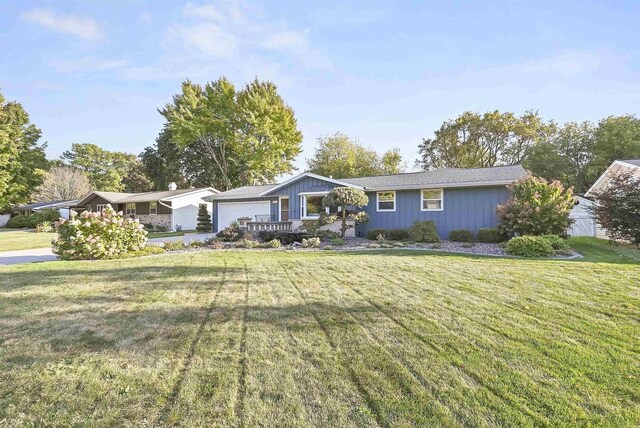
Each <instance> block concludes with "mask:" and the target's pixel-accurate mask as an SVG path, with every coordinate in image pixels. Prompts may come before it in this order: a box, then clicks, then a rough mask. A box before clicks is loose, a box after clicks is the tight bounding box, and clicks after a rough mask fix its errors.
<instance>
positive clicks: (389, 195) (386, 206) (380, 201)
mask: <svg viewBox="0 0 640 428" xmlns="http://www.w3.org/2000/svg"><path fill="white" fill-rule="evenodd" d="M376 203H377V210H378V211H395V210H396V192H395V191H392V190H390V191H386V192H378V193H376Z"/></svg>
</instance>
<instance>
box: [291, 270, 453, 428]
mask: <svg viewBox="0 0 640 428" xmlns="http://www.w3.org/2000/svg"><path fill="white" fill-rule="evenodd" d="M296 263H297V264H298V265H299V266H300V267H301V268H302V269H304V270H305V271H306V272H307V273H308V275H309V276H310V277H311V278H313V280H314V282H315V283H316V284H317V286H321V285H323V284H326V285H329V286H330V287H331V289H332V290H333V295H334V296H335V297H336V298H338V301H339V295H338V294H337V293H336V291H337V288H336V287H335V286H333V285H332V284H331V282H328V281H327V282H326V283H323V282H321V281H320V280H319V279H318V277H317V276H316V275H314V274H313V272H312V271H311V270H309V269H308V268H307V267H305V266H304V265H303V264H302V263H301V262H300V260H296ZM331 276H333V277H334V279H335V280H336V281H337V282H338V283H340V282H341V278H339V277H337V276H335V275H333V274H331ZM350 291H351V292H352V293H354V294H356V295H357V296H358V297H360V298H361V297H362V296H361V294H360V293H357V292H355V290H353V289H350ZM364 300H366V301H367V302H368V303H369V304H370V305H371V306H372V307H373V308H375V309H376V310H377V311H378V312H379V313H381V314H382V315H383V316H384V317H386V318H387V319H388V320H389V321H391V323H392V324H393V325H395V326H397V327H400V328H401V329H403V330H405V332H407V333H409V335H410V336H411V337H413V338H415V339H418V340H420V341H421V342H423V343H424V344H425V345H427V346H430V347H431V350H432V351H439V350H440V349H438V348H436V347H433V345H432V344H431V343H429V342H426V339H425V338H424V337H423V336H422V335H416V334H415V332H414V331H413V330H411V329H410V328H409V327H407V326H406V325H405V324H404V323H403V322H402V321H400V320H398V319H397V318H396V317H394V316H392V315H391V314H389V313H388V311H386V310H384V309H382V308H381V307H380V306H379V305H377V304H375V303H373V302H372V301H370V300H369V299H364ZM342 312H344V313H345V314H346V315H347V316H348V317H349V318H351V319H352V320H353V321H354V322H355V323H356V324H357V325H358V326H359V327H360V329H361V330H362V331H363V332H364V333H365V334H366V335H367V337H368V338H370V339H371V340H372V341H373V342H375V343H376V344H377V345H378V346H379V347H380V348H382V350H383V351H384V352H385V353H386V354H387V355H388V356H390V357H391V358H392V359H394V360H396V362H397V364H399V365H400V366H402V368H403V369H404V370H406V372H407V373H409V375H410V376H411V377H412V378H413V379H414V380H415V381H416V382H417V383H418V384H419V385H420V386H421V387H423V388H426V389H427V390H428V391H429V392H430V393H431V394H433V395H432V396H427V397H426V398H427V401H426V402H423V401H424V400H422V397H419V396H421V395H423V394H424V391H415V390H414V388H413V387H412V386H410V385H409V384H407V383H405V382H401V384H400V387H401V389H402V390H403V394H404V395H405V396H406V397H407V398H409V397H412V398H411V400H416V399H418V398H420V399H421V400H420V401H421V403H420V405H421V406H422V405H423V406H424V407H423V408H422V409H421V410H423V411H426V410H428V411H430V412H433V414H427V415H425V416H427V417H428V418H430V419H431V418H432V417H436V418H437V420H436V421H430V423H436V422H437V423H438V424H439V425H440V426H444V425H447V426H448V425H451V424H455V423H457V424H463V423H464V421H463V420H462V419H460V418H461V416H462V415H460V414H455V413H453V411H452V409H450V408H449V407H448V406H447V405H446V404H445V403H444V402H443V401H441V399H440V397H439V396H438V392H437V390H436V389H435V387H434V386H433V385H432V384H431V383H430V382H429V381H428V380H427V379H426V378H425V377H424V376H422V374H420V373H419V372H418V370H417V369H416V368H415V367H414V365H413V364H412V363H411V362H409V361H408V360H407V359H406V358H404V357H403V356H402V355H401V354H399V353H398V352H397V351H396V349H395V347H393V346H391V345H390V344H389V343H388V342H385V341H383V340H382V339H381V338H379V337H378V336H377V335H376V333H375V332H374V331H373V330H372V329H371V328H370V327H367V326H365V325H364V324H363V323H362V322H361V321H360V320H359V319H358V318H357V317H356V316H355V315H353V314H352V313H350V312H349V311H347V310H346V309H342ZM430 356H431V357H433V353H431V355H430ZM430 400H433V401H434V402H435V404H434V403H433V402H431V401H430ZM442 418H444V419H445V420H442Z"/></svg>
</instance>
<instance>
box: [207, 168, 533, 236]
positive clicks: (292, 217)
mask: <svg viewBox="0 0 640 428" xmlns="http://www.w3.org/2000/svg"><path fill="white" fill-rule="evenodd" d="M526 175H527V171H526V170H525V169H524V168H523V167H522V166H520V165H512V166H498V167H488V168H445V169H439V170H434V171H422V172H412V173H405V174H394V175H380V176H372V177H358V178H344V179H339V180H336V179H333V178H330V177H323V176H319V175H316V174H311V173H308V172H305V173H302V174H300V175H297V176H295V177H293V178H290V179H289V180H286V181H283V182H282V183H279V184H268V185H260V186H245V187H239V188H237V189H232V190H228V191H226V192H222V193H218V194H215V195H212V196H209V197H207V198H206V200H208V201H210V202H213V231H214V232H219V231H220V230H222V229H224V228H225V227H227V226H229V225H230V224H231V223H233V222H239V223H240V224H242V225H244V226H246V227H247V228H248V229H249V230H250V231H259V230H295V229H297V228H298V227H299V226H301V224H302V221H303V220H314V219H317V218H318V217H319V216H320V213H321V212H322V211H324V208H322V198H323V197H324V196H325V195H326V194H327V193H328V192H329V191H330V190H331V189H333V188H335V187H354V188H357V189H361V190H363V191H364V192H365V193H366V194H367V196H368V197H369V204H368V205H367V206H366V207H364V210H365V211H366V212H367V214H369V222H368V223H366V224H362V225H359V226H358V227H357V228H356V229H355V231H354V229H351V231H352V232H351V233H352V236H353V234H354V233H355V234H356V235H357V236H365V235H366V232H367V230H368V229H371V228H384V229H402V228H408V227H411V225H412V224H413V223H415V222H416V221H424V220H433V221H434V222H435V224H436V227H437V229H438V233H439V235H440V236H441V237H443V238H447V237H448V235H449V232H450V231H451V230H454V229H469V230H471V231H473V232H474V233H475V232H477V231H478V229H480V228H485V227H495V226H496V224H497V216H496V206H497V205H498V204H502V203H504V202H506V201H507V200H508V199H509V190H508V189H507V185H509V184H511V183H513V182H514V181H517V180H519V179H521V178H523V177H525V176H526Z"/></svg>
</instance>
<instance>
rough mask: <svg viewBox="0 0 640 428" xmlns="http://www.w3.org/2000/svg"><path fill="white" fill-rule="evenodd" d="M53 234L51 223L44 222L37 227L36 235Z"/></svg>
mask: <svg viewBox="0 0 640 428" xmlns="http://www.w3.org/2000/svg"><path fill="white" fill-rule="evenodd" d="M49 232H53V225H52V224H51V222H50V221H42V222H40V223H38V225H37V226H36V233H49Z"/></svg>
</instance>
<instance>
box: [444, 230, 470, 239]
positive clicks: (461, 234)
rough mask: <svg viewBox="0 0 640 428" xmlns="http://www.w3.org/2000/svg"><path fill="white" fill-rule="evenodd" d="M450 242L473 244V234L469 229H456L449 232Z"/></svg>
mask: <svg viewBox="0 0 640 428" xmlns="http://www.w3.org/2000/svg"><path fill="white" fill-rule="evenodd" d="M449 240H450V241H453V242H473V232H471V231H470V230H469V229H455V230H452V231H451V232H449Z"/></svg>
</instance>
